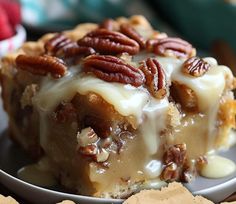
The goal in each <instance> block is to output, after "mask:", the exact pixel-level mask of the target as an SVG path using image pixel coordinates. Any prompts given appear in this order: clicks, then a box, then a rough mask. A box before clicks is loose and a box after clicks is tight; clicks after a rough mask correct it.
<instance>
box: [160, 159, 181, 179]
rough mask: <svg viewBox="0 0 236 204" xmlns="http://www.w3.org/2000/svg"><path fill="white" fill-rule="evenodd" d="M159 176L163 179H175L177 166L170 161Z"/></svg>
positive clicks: (177, 172)
mask: <svg viewBox="0 0 236 204" xmlns="http://www.w3.org/2000/svg"><path fill="white" fill-rule="evenodd" d="M160 178H161V179H162V180H164V181H168V182H169V181H175V180H178V179H179V170H178V166H177V165H176V164H175V163H174V162H171V163H169V164H167V165H166V166H165V167H164V169H163V170H162V172H161V175H160Z"/></svg>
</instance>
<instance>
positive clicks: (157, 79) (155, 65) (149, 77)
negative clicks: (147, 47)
mask: <svg viewBox="0 0 236 204" xmlns="http://www.w3.org/2000/svg"><path fill="white" fill-rule="evenodd" d="M140 70H142V72H143V73H144V75H145V79H146V81H145V84H146V85H147V87H148V90H149V91H150V93H151V94H152V95H153V96H154V97H156V98H158V99H161V98H163V97H164V96H165V95H166V93H167V90H166V86H167V83H166V77H165V73H164V70H163V69H162V67H161V65H160V63H159V62H158V61H157V60H156V59H152V58H148V59H147V60H146V61H145V62H143V63H142V65H141V66H140Z"/></svg>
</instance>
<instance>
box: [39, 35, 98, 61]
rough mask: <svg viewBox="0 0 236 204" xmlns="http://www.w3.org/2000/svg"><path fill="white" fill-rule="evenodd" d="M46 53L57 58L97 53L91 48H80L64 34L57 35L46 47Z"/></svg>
mask: <svg viewBox="0 0 236 204" xmlns="http://www.w3.org/2000/svg"><path fill="white" fill-rule="evenodd" d="M44 48H45V52H46V53H47V54H50V55H55V56H57V57H64V58H69V57H74V56H80V55H82V56H88V55H91V54H94V53H95V50H94V49H93V48H91V47H82V46H79V45H78V44H77V43H76V42H73V41H72V40H70V39H69V38H67V37H66V36H65V35H63V34H57V35H55V36H54V37H53V38H51V39H50V40H49V41H47V42H46V43H45V45H44Z"/></svg>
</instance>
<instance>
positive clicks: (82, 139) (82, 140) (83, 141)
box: [77, 127, 109, 163]
mask: <svg viewBox="0 0 236 204" xmlns="http://www.w3.org/2000/svg"><path fill="white" fill-rule="evenodd" d="M99 140H100V138H99V137H98V135H97V134H96V133H95V132H94V130H93V129H92V128H91V127H88V128H84V129H83V130H82V131H81V132H79V133H78V134H77V142H78V147H77V151H78V153H80V154H81V155H83V156H86V157H88V158H91V159H92V160H93V161H95V162H99V163H101V162H105V161H107V160H108V158H109V152H108V151H107V150H106V149H105V148H103V147H100V145H99Z"/></svg>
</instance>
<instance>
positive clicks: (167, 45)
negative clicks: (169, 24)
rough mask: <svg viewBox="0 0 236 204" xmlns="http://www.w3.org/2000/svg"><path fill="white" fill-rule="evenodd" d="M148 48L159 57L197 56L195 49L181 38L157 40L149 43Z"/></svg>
mask: <svg viewBox="0 0 236 204" xmlns="http://www.w3.org/2000/svg"><path fill="white" fill-rule="evenodd" d="M147 44H148V45H147V48H148V49H149V50H152V51H153V52H154V53H155V54H157V55H162V56H175V57H177V58H181V57H187V58H189V57H192V56H194V55H195V49H194V48H193V47H192V45H191V44H189V43H188V42H186V41H184V40H182V39H180V38H171V37H166V38H162V39H155V40H152V42H151V43H150V42H147Z"/></svg>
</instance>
